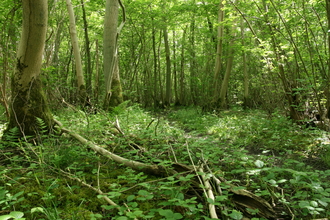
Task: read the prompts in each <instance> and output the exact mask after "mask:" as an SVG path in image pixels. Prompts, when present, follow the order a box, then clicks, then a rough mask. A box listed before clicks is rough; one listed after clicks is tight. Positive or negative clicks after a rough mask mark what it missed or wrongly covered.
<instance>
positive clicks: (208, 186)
mask: <svg viewBox="0 0 330 220" xmlns="http://www.w3.org/2000/svg"><path fill="white" fill-rule="evenodd" d="M198 170H199V172H200V173H201V176H202V180H203V183H204V187H205V188H206V191H207V193H206V198H209V199H212V200H213V201H215V197H214V194H213V191H212V186H211V184H210V181H209V178H207V177H206V176H205V174H204V171H203V169H202V168H199V169H198ZM207 202H208V201H207ZM208 205H209V210H210V216H211V218H213V219H219V218H218V215H217V212H216V210H215V205H214V204H212V203H209V202H208Z"/></svg>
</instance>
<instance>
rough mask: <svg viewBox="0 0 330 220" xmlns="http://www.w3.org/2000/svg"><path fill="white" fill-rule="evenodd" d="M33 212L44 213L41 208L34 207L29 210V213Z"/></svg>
mask: <svg viewBox="0 0 330 220" xmlns="http://www.w3.org/2000/svg"><path fill="white" fill-rule="evenodd" d="M34 212H42V213H43V212H44V209H43V208H41V207H35V208H32V209H31V213H34Z"/></svg>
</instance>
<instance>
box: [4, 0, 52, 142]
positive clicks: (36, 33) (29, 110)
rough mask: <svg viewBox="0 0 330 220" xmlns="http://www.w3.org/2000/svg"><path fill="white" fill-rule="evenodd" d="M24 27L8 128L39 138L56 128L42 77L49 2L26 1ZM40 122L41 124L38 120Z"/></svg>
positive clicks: (14, 78) (14, 79)
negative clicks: (40, 134)
mask: <svg viewBox="0 0 330 220" xmlns="http://www.w3.org/2000/svg"><path fill="white" fill-rule="evenodd" d="M22 5H23V28H22V35H21V40H20V43H19V46H18V51H17V61H16V62H17V64H16V70H15V73H14V75H13V77H12V88H11V89H12V90H11V93H12V103H11V105H10V107H11V110H10V111H11V114H10V121H9V125H8V129H7V130H10V129H12V128H14V127H18V128H19V130H20V132H21V135H32V136H34V135H37V134H39V132H40V130H41V129H45V128H41V126H40V123H38V121H37V118H40V119H42V121H43V124H44V125H45V126H46V129H48V130H50V129H51V127H52V126H53V123H54V122H53V117H52V114H51V112H50V110H49V108H48V103H47V99H46V97H45V95H44V93H43V91H42V84H41V80H40V78H39V74H40V69H41V64H42V55H43V52H44V47H45V40H46V32H47V20H48V3H47V1H46V0H24V1H22ZM39 122H40V121H39Z"/></svg>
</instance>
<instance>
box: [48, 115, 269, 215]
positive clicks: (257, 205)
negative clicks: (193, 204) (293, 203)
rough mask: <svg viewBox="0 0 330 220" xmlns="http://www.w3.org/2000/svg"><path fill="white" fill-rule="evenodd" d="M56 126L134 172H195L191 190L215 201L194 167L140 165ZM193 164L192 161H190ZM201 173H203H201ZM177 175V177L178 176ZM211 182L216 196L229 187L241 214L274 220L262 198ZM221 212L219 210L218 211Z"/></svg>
mask: <svg viewBox="0 0 330 220" xmlns="http://www.w3.org/2000/svg"><path fill="white" fill-rule="evenodd" d="M54 121H55V123H56V124H58V125H59V126H60V128H61V131H62V132H63V133H67V134H69V135H71V136H72V137H74V138H76V139H77V140H78V141H79V142H81V143H82V144H85V145H87V146H88V147H90V148H91V149H93V150H95V151H96V152H98V153H100V154H102V155H103V156H105V157H108V158H110V159H112V160H114V161H115V162H117V163H120V164H123V165H125V166H127V167H130V168H132V169H134V170H136V171H140V172H144V173H147V174H151V175H154V176H162V177H164V176H171V175H175V174H180V175H182V173H183V172H186V173H187V172H190V173H192V172H195V173H196V178H195V179H194V180H193V181H192V182H193V183H192V185H193V186H192V188H194V189H201V190H202V192H204V193H203V194H204V195H205V197H206V198H210V199H212V200H215V196H214V193H213V191H212V184H211V183H210V180H209V179H208V178H206V177H205V175H200V172H201V171H202V170H200V172H197V171H198V170H197V168H196V166H195V165H194V166H187V165H185V164H180V163H173V164H171V168H166V167H164V166H161V165H149V164H145V163H141V162H138V161H134V160H130V159H126V158H123V157H121V156H119V155H116V154H114V153H111V152H109V151H107V150H106V149H104V148H102V147H99V146H97V145H96V144H93V143H92V142H91V141H88V140H87V139H85V138H83V137H82V136H80V135H79V134H77V133H75V132H72V131H70V130H68V129H66V128H63V126H62V123H61V122H59V121H57V120H54ZM188 152H189V149H188ZM192 163H193V161H192ZM202 173H203V172H202ZM180 175H178V176H180ZM212 179H213V182H212V183H215V184H216V185H217V187H216V190H215V191H216V192H217V193H218V195H221V188H220V186H219V183H221V182H222V183H225V184H227V185H229V186H230V188H229V189H227V190H229V191H230V192H231V193H233V195H232V196H231V200H232V201H233V202H234V203H235V205H236V207H237V208H238V209H240V210H241V211H242V212H243V213H245V214H246V215H251V213H249V212H248V211H247V208H249V209H252V210H259V211H258V213H257V214H256V215H255V216H256V217H263V218H266V219H273V218H275V211H274V210H273V208H272V206H271V205H270V204H269V203H268V202H267V201H266V200H264V199H263V198H261V197H259V196H256V195H255V194H253V193H251V192H249V191H247V190H245V189H237V186H234V185H232V184H230V183H227V181H226V180H225V179H223V178H221V177H218V178H217V177H215V176H214V175H212ZM199 183H201V184H202V185H204V187H200V185H199ZM194 192H195V193H196V194H198V190H194ZM199 192H200V190H199ZM197 197H199V198H201V196H200V195H197ZM209 210H210V215H211V217H212V218H217V213H216V207H215V206H214V205H212V204H209ZM219 210H221V209H219Z"/></svg>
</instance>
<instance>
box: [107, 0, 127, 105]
mask: <svg viewBox="0 0 330 220" xmlns="http://www.w3.org/2000/svg"><path fill="white" fill-rule="evenodd" d="M119 3H121V2H120V0H107V1H106V5H105V7H106V8H105V17H104V34H103V59H104V61H103V65H104V66H103V68H104V77H105V89H106V96H105V100H104V106H103V107H104V109H108V108H109V107H115V106H117V105H119V104H120V103H122V102H123V95H122V88H121V82H120V76H119V66H118V44H117V40H118V36H119V32H120V29H121V28H122V25H123V24H124V23H122V25H121V27H119V28H118V9H119ZM121 6H122V9H123V11H124V8H123V5H122V4H121ZM123 17H124V19H125V13H124V16H123Z"/></svg>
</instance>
